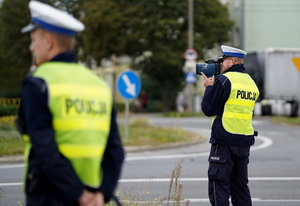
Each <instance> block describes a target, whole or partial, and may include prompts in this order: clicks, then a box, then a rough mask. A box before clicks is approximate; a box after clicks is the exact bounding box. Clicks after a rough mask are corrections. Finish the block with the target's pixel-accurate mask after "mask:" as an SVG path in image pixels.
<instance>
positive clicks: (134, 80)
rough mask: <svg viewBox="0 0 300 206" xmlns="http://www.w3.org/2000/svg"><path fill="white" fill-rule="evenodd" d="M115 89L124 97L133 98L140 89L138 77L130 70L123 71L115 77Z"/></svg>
mask: <svg viewBox="0 0 300 206" xmlns="http://www.w3.org/2000/svg"><path fill="white" fill-rule="evenodd" d="M117 89H118V91H119V93H120V94H121V96H122V97H124V98H125V99H133V98H135V97H137V96H138V95H139V93H140V91H141V81H140V78H139V77H138V75H137V74H136V73H134V72H132V71H125V72H123V73H121V74H120V76H119V77H118V79H117Z"/></svg>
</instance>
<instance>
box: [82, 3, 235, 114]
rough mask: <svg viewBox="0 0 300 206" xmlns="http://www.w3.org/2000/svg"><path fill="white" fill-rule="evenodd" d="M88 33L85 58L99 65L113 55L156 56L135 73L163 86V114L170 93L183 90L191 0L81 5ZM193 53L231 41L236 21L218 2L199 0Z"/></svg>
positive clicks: (139, 65)
mask: <svg viewBox="0 0 300 206" xmlns="http://www.w3.org/2000/svg"><path fill="white" fill-rule="evenodd" d="M82 6H83V7H82V8H83V13H84V14H85V17H84V23H85V25H86V27H87V29H86V30H85V31H84V32H83V38H84V39H83V51H84V55H87V54H91V55H92V56H93V57H94V58H95V59H96V60H97V61H98V62H100V60H101V58H104V57H110V56H111V55H112V54H116V55H122V54H127V55H129V56H131V57H132V58H133V59H134V62H136V61H135V60H139V59H140V58H139V57H140V56H141V55H142V54H143V52H145V51H150V52H151V53H152V54H153V55H152V56H151V58H149V59H145V60H144V61H138V62H139V63H138V64H135V65H134V68H135V69H139V70H142V72H143V73H144V74H147V75H148V76H150V77H152V78H153V79H155V80H156V81H157V83H158V84H159V85H160V91H161V96H162V99H163V102H164V109H165V110H168V108H169V106H170V102H169V100H170V99H172V98H171V95H170V94H171V93H172V92H171V91H172V90H173V92H174V91H178V90H180V89H181V87H182V86H183V77H184V75H183V72H182V66H183V63H184V59H183V52H184V51H185V50H186V49H187V29H188V26H187V25H188V21H187V15H188V14H187V7H188V5H187V0H172V1H168V0H101V1H93V0H85V1H84V2H83V4H82ZM194 18H195V19H194V25H195V26H194V27H195V33H194V48H196V50H197V51H198V53H199V57H200V58H202V57H203V55H204V54H203V51H204V50H205V49H211V48H213V47H214V45H215V44H216V43H217V44H218V43H219V44H220V43H222V42H225V41H227V40H228V38H229V36H228V31H229V30H230V28H231V26H232V24H233V22H232V21H230V20H229V16H228V12H227V8H226V6H224V5H221V4H220V2H219V1H218V0H194Z"/></svg>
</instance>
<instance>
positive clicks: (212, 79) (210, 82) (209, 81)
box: [201, 72, 215, 88]
mask: <svg viewBox="0 0 300 206" xmlns="http://www.w3.org/2000/svg"><path fill="white" fill-rule="evenodd" d="M201 74H202V76H203V85H204V87H205V88H206V87H207V86H209V85H213V84H214V83H215V76H214V75H213V76H212V77H209V78H207V76H206V75H205V74H204V73H203V72H201Z"/></svg>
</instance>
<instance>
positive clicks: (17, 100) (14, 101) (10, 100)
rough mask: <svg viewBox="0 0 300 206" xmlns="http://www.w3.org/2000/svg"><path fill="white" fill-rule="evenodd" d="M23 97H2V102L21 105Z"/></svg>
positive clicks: (0, 99) (0, 101)
mask: <svg viewBox="0 0 300 206" xmlns="http://www.w3.org/2000/svg"><path fill="white" fill-rule="evenodd" d="M20 103H21V99H20V98H0V104H2V105H11V104H14V105H17V106H20Z"/></svg>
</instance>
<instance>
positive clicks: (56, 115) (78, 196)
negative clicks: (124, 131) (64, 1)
mask: <svg viewBox="0 0 300 206" xmlns="http://www.w3.org/2000/svg"><path fill="white" fill-rule="evenodd" d="M29 8H30V12H31V16H32V19H31V23H30V24H29V25H28V26H26V27H24V28H23V29H22V32H30V34H31V40H32V41H31V44H30V48H29V49H30V51H31V52H32V53H33V56H34V59H35V61H36V65H37V69H36V70H35V71H33V72H32V74H31V75H29V76H27V77H25V78H24V80H23V83H22V94H21V99H22V101H21V106H20V111H19V117H18V119H17V121H16V122H17V124H18V127H19V129H20V130H21V131H22V133H23V135H24V137H25V138H26V140H27V142H28V145H27V147H26V151H25V158H26V163H27V167H26V171H25V193H26V201H27V204H26V205H27V206H50V205H51V206H54V205H55V206H64V205H68V206H72V205H80V206H101V205H103V204H104V202H107V201H108V200H109V199H110V198H111V197H113V191H114V189H115V188H116V185H117V181H118V178H119V175H120V172H121V166H122V162H123V160H124V151H123V148H122V144H121V140H120V136H119V132H118V129H117V123H116V111H115V109H114V108H113V106H112V95H111V91H110V90H109V87H108V85H107V84H106V83H105V82H104V80H102V79H100V78H98V77H97V76H96V75H95V74H93V73H92V72H91V71H90V70H89V69H87V68H86V67H84V66H81V65H79V64H78V63H77V60H76V58H75V56H74V55H73V54H72V52H71V50H72V49H73V46H74V39H75V35H76V32H80V31H82V30H83V29H84V25H83V24H82V23H81V22H80V21H78V20H77V19H75V18H74V17H73V16H71V15H69V14H68V13H66V12H64V11H61V10H58V9H55V8H53V7H51V6H49V5H47V4H43V3H41V2H38V1H30V3H29Z"/></svg>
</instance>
